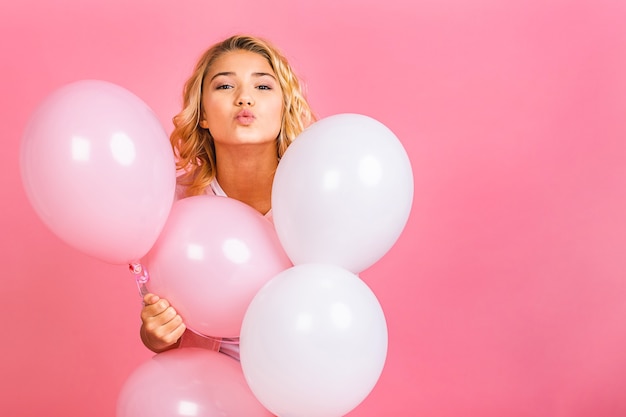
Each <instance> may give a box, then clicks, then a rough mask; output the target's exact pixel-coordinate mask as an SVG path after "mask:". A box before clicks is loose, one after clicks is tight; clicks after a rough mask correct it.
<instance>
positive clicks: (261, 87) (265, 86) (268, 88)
mask: <svg viewBox="0 0 626 417" xmlns="http://www.w3.org/2000/svg"><path fill="white" fill-rule="evenodd" d="M257 88H258V89H259V90H271V89H272V87H270V86H269V85H259V86H257Z"/></svg>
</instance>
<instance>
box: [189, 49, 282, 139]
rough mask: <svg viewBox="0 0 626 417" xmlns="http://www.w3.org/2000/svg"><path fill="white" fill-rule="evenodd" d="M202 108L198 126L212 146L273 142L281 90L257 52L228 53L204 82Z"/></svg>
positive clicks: (279, 118)
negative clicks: (203, 130) (208, 136)
mask: <svg viewBox="0 0 626 417" xmlns="http://www.w3.org/2000/svg"><path fill="white" fill-rule="evenodd" d="M202 105H203V108H204V114H203V118H202V120H201V121H200V126H201V127H203V128H205V129H209V131H210V132H211V136H212V137H213V139H214V141H215V144H216V146H220V145H252V144H268V143H270V142H274V143H275V140H276V138H277V137H278V134H279V133H280V128H281V118H282V111H283V93H282V89H281V88H280V84H279V82H278V78H277V77H276V74H275V73H274V71H273V70H272V67H271V66H270V64H269V62H267V60H266V59H265V58H264V57H263V56H261V55H259V54H257V53H254V52H249V51H232V52H227V53H225V54H223V55H222V56H220V57H219V58H218V59H216V60H215V62H214V63H213V64H212V65H211V67H210V68H209V70H208V72H207V74H206V76H205V79H204V85H203V93H202Z"/></svg>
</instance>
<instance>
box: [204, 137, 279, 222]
mask: <svg viewBox="0 0 626 417" xmlns="http://www.w3.org/2000/svg"><path fill="white" fill-rule="evenodd" d="M215 155H216V160H217V174H216V176H217V181H218V182H219V183H220V186H221V187H222V189H223V190H224V192H225V193H226V195H227V196H228V197H230V198H234V199H236V200H239V201H241V202H243V203H245V204H247V205H249V206H251V207H252V208H254V209H256V210H257V211H258V212H260V213H261V214H266V213H267V212H268V211H269V210H270V208H271V204H272V201H271V200H272V183H273V181H274V174H275V173H276V168H277V166H278V157H277V156H276V147H275V146H274V145H273V144H272V145H271V146H263V147H260V146H258V145H257V146H250V147H245V146H238V147H237V148H236V149H235V148H229V147H225V148H221V147H216V149H215Z"/></svg>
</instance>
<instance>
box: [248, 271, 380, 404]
mask: <svg viewBox="0 0 626 417" xmlns="http://www.w3.org/2000/svg"><path fill="white" fill-rule="evenodd" d="M240 354H241V365H242V369H243V373H244V376H245V378H246V381H247V382H248V385H249V387H250V389H251V390H252V392H253V394H254V395H255V396H256V398H257V399H258V400H259V401H260V402H261V403H262V404H263V405H264V406H265V407H266V408H267V409H268V410H270V411H272V412H273V413H274V414H276V415H278V416H284V417H286V416H289V417H305V416H306V417H334V416H337V417H338V416H342V415H344V414H346V413H348V412H349V411H350V410H352V409H354V408H355V407H356V406H357V405H359V404H360V403H361V402H362V401H363V400H364V399H365V398H366V397H367V395H368V394H369V393H370V392H371V390H372V389H373V388H374V386H375V385H376V382H377V381H378V379H379V377H380V374H381V372H382V369H383V366H384V363H385V358H386V355H387V324H386V321H385V316H384V313H383V310H382V308H381V306H380V304H379V302H378V300H377V299H376V297H375V295H374V293H373V292H372V291H371V290H370V288H369V287H368V286H367V285H366V284H365V283H364V282H363V281H362V280H361V279H360V278H359V277H357V276H356V275H354V274H353V273H351V272H349V271H347V270H345V269H344V268H341V267H338V266H335V265H325V264H305V265H297V266H294V267H292V268H290V269H287V270H285V271H283V272H281V273H280V274H278V275H277V276H276V277H274V278H273V279H272V280H271V281H269V282H268V283H267V284H266V285H265V286H264V287H263V288H262V289H261V290H260V291H259V292H258V293H257V295H256V296H255V297H254V299H253V300H252V302H251V303H250V306H249V307H248V310H247V311H246V314H245V316H244V320H243V324H242V329H241V345H240Z"/></svg>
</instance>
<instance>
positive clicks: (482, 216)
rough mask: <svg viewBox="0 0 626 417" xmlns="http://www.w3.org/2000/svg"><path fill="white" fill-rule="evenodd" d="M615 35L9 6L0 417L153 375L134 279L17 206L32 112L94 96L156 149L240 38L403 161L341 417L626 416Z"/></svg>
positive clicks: (568, 22) (438, 9)
mask: <svg viewBox="0 0 626 417" xmlns="http://www.w3.org/2000/svg"><path fill="white" fill-rule="evenodd" d="M174 4H176V5H174ZM625 21H626V2H623V1H621V0H579V1H573V0H572V1H566V0H553V1H543V0H542V1H540V0H530V1H528V0H524V1H522V0H512V1H508V2H503V1H497V0H482V1H480V0H479V1H463V0H437V1H435V0H417V1H413V0H395V1H394V0H391V1H376V2H374V1H369V0H366V1H364V0H359V1H356V0H345V1H336V0H318V1H315V2H306V3H303V2H296V1H290V0H273V1H269V2H265V3H261V2H258V1H251V0H241V1H232V2H209V1H198V0H184V1H177V2H174V1H154V0H151V1H148V0H135V1H130V2H126V1H122V0H109V1H106V2H104V1H102V2H96V1H80V0H63V1H57V2H46V1H35V0H23V1H20V2H18V1H11V2H8V1H4V2H2V4H1V5H0V62H1V68H0V71H1V73H0V74H1V77H0V85H1V89H0V91H1V92H2V93H1V94H0V120H1V122H2V123H1V126H2V132H3V135H2V137H3V144H4V148H3V151H2V152H0V170H1V175H0V189H2V194H3V196H2V198H1V200H0V207H1V213H2V215H1V216H0V222H2V238H1V241H0V257H1V259H2V263H1V265H2V273H1V278H0V280H1V282H0V312H1V314H0V317H1V320H0V322H1V323H2V324H1V325H0V352H1V353H0V375H1V376H0V384H1V389H0V413H1V414H2V415H11V416H34V415H48V416H53V415H89V416H94V417H100V416H101V417H110V416H112V415H114V407H115V401H116V399H117V395H118V392H119V389H120V388H121V386H122V384H123V383H124V381H125V380H126V378H127V377H128V375H130V373H131V372H132V371H133V370H134V369H135V368H136V367H137V366H138V365H139V364H140V363H142V362H143V361H145V360H146V359H147V358H149V357H150V356H151V354H150V352H148V351H147V350H146V349H144V348H143V346H142V345H141V343H140V341H139V337H138V334H137V333H138V332H137V330H138V326H139V317H138V314H139V309H140V304H139V299H138V296H137V293H136V289H135V287H134V283H133V281H132V278H131V277H130V275H129V274H128V273H127V271H126V269H125V268H124V267H122V266H112V265H108V264H104V263H102V262H100V261H97V260H94V259H91V258H88V257H87V256H84V255H81V254H80V253H78V252H76V251H75V250H73V249H71V248H69V247H67V246H65V245H64V244H63V243H61V242H60V241H59V240H58V239H57V238H56V237H55V236H54V235H52V234H51V233H50V232H49V231H48V230H47V229H45V227H44V226H43V224H42V223H41V221H40V220H39V219H38V218H37V217H36V215H35V213H34V211H33V210H32V209H31V207H30V205H29V204H28V202H27V200H26V196H25V194H24V192H23V190H22V186H21V180H20V177H19V166H18V150H19V143H20V135H21V133H22V129H23V128H24V125H25V123H26V120H27V118H28V117H29V115H30V113H31V112H32V111H33V109H34V107H35V106H36V105H37V104H38V103H39V102H40V100H42V99H43V98H44V97H45V96H46V95H47V94H49V93H50V92H51V91H53V90H54V89H56V88H58V87H60V86H61V85H64V84H66V83H69V82H72V81H76V80H79V79H85V78H95V79H102V80H107V81H110V82H114V83H117V84H119V85H121V86H123V87H125V88H127V89H129V90H131V91H132V92H134V93H135V94H137V95H138V96H139V97H141V98H142V99H144V100H145V101H146V102H147V103H148V104H149V105H150V106H151V107H152V108H153V109H154V110H155V112H156V113H157V114H158V116H159V117H160V119H161V120H162V122H163V124H164V126H166V128H167V130H168V131H169V130H170V129H171V127H170V118H171V116H172V115H173V114H174V113H175V112H176V110H177V109H178V106H179V95H180V88H181V85H182V82H183V80H184V79H185V77H186V76H187V75H188V73H189V71H190V70H191V66H192V65H193V63H194V62H195V59H196V57H197V56H198V54H199V53H200V52H201V51H202V50H203V49H204V48H205V47H206V46H208V45H209V44H211V43H213V42H214V41H216V40H218V39H221V38H222V37H224V36H226V35H230V34H231V33H233V32H251V33H254V34H257V35H262V36H265V37H268V38H270V39H272V40H273V41H274V42H275V43H276V44H278V45H279V46H280V47H281V49H283V50H284V52H285V53H286V54H287V56H288V57H289V58H290V59H291V61H292V64H293V65H294V67H295V68H296V69H297V71H298V72H299V74H300V75H301V77H302V78H303V79H304V80H305V81H306V83H307V85H308V88H309V97H310V101H311V103H312V105H313V107H314V108H315V110H316V111H317V113H318V115H319V116H322V117H324V116H328V115H331V114H335V113H340V112H355V113H362V114H366V115H369V116H371V117H374V118H376V119H378V120H380V121H381V122H383V123H385V124H386V125H387V126H388V127H390V128H391V129H392V130H394V132H395V133H396V134H397V135H398V136H399V138H400V139H401V141H402V142H403V144H404V145H405V147H406V149H407V151H408V152H409V155H410V158H411V162H412V165H413V169H414V173H415V203H414V207H413V211H412V214H411V218H410V220H409V223H408V225H407V227H406V229H405V232H404V234H403V235H402V237H401V238H400V240H399V241H398V242H397V244H396V245H395V246H394V248H393V249H392V250H391V251H390V252H389V253H388V254H387V256H385V257H384V258H383V259H382V260H381V261H380V262H378V263H377V264H376V265H374V266H373V267H372V268H370V269H369V270H368V271H366V272H365V273H363V274H362V277H363V278H364V279H365V280H366V282H367V283H368V284H369V285H370V286H371V288H372V289H373V290H374V292H375V293H376V294H377V296H378V297H379V300H380V302H381V305H382V306H383V308H384V310H385V313H386V316H387V320H388V325H389V332H390V333H389V337H390V338H389V343H390V346H389V354H388V360H387V363H386V366H385V369H384V372H383V374H382V377H381V379H380V381H379V383H378V385H377V386H376V388H375V389H374V391H373V392H372V394H371V395H370V396H369V397H368V398H367V399H366V400H365V402H363V403H362V404H361V405H360V406H359V407H358V408H357V409H356V410H354V411H353V412H352V413H351V414H350V415H351V416H354V417H357V416H359V417H365V416H382V415H387V416H389V415H400V416H417V415H422V416H431V417H432V416H462V415H463V416H509V417H511V416H598V415H602V416H605V417H617V416H624V415H626V395H624V392H625V388H624V387H626V256H624V253H625V251H626V121H625V120H626V25H625V24H624V22H625Z"/></svg>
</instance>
